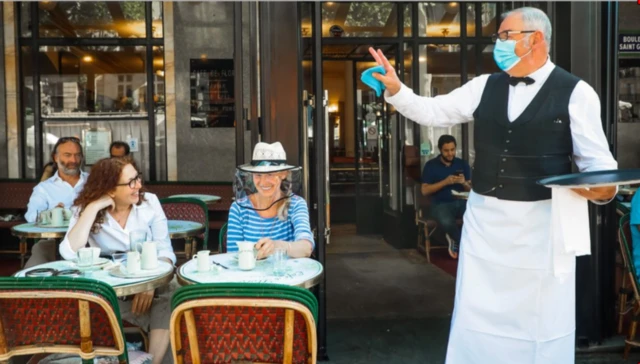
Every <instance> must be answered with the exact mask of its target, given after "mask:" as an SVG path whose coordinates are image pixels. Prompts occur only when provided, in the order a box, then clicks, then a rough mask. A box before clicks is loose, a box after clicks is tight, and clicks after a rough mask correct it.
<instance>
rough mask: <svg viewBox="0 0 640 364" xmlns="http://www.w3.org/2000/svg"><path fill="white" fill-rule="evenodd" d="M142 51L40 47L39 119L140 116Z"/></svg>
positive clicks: (142, 110)
mask: <svg viewBox="0 0 640 364" xmlns="http://www.w3.org/2000/svg"><path fill="white" fill-rule="evenodd" d="M145 49H146V47H144V46H135V47H121V46H117V47H112V46H91V47H74V46H69V47H54V46H42V47H40V59H39V66H40V104H41V114H42V117H43V118H55V117H91V116H94V117H100V116H104V117H109V116H120V117H121V116H145V115H146V114H147V106H146V101H145V100H146V85H147V79H146V73H145Z"/></svg>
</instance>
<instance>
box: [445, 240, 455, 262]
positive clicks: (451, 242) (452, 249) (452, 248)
mask: <svg viewBox="0 0 640 364" xmlns="http://www.w3.org/2000/svg"><path fill="white" fill-rule="evenodd" d="M444 236H445V238H447V244H449V249H448V250H449V256H450V257H451V258H453V259H458V244H457V243H456V241H455V240H453V239H451V237H450V236H449V234H444Z"/></svg>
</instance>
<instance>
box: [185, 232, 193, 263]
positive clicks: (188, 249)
mask: <svg viewBox="0 0 640 364" xmlns="http://www.w3.org/2000/svg"><path fill="white" fill-rule="evenodd" d="M192 250H193V240H191V238H186V239H184V256H185V258H186V259H187V262H188V261H189V260H190V259H191V252H192Z"/></svg>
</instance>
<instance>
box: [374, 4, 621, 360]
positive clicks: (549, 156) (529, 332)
mask: <svg viewBox="0 0 640 364" xmlns="http://www.w3.org/2000/svg"><path fill="white" fill-rule="evenodd" d="M494 41H495V48H494V59H495V61H496V63H497V65H498V67H500V69H502V70H503V71H504V72H500V73H496V74H492V75H483V76H479V77H476V78H474V79H473V80H471V81H469V82H468V83H466V84H465V85H464V86H462V87H460V88H458V89H456V90H453V91H452V92H451V93H449V94H447V95H441V96H437V97H433V98H430V97H420V96H418V95H416V94H414V93H413V92H412V91H411V90H410V89H409V88H407V87H406V86H405V85H403V84H402V83H401V82H400V80H399V79H398V77H397V75H396V72H395V70H394V68H393V67H392V66H391V65H390V64H389V61H388V60H387V59H386V58H385V56H384V55H383V54H382V52H381V51H380V50H378V51H377V52H376V51H374V50H373V49H370V51H371V53H372V55H373V56H374V58H375V59H376V61H377V62H378V64H380V65H383V66H384V68H385V72H386V75H382V74H380V73H374V77H375V78H376V79H377V80H379V81H381V82H382V83H383V84H384V85H385V87H386V93H385V98H386V101H387V102H388V103H390V104H392V105H393V106H395V107H396V109H397V110H398V111H399V112H400V113H402V115H404V116H406V117H407V118H409V119H411V120H414V121H415V122H417V123H419V124H422V125H427V126H439V127H448V126H452V125H455V124H459V123H464V122H470V121H474V122H475V126H474V145H475V147H476V160H475V167H474V172H473V191H472V192H471V193H470V196H469V201H468V205H467V211H466V213H465V215H464V226H463V231H462V244H461V246H462V250H461V252H460V258H459V259H460V263H459V266H458V277H457V280H456V296H455V307H454V312H453V318H452V322H451V332H450V335H449V345H448V348H447V361H446V362H447V363H448V364H469V363H481V364H486V363H492V364H499V363H505V364H506V363H509V364H512V363H519V364H534V363H535V364H538V363H544V364H550V363H558V364H567V363H573V362H574V358H575V259H572V260H570V263H571V264H570V267H569V273H568V274H563V275H561V276H558V275H555V274H554V272H553V269H552V246H551V243H550V223H551V190H550V189H547V188H545V187H542V186H539V185H537V184H536V181H537V180H538V179H540V178H541V177H543V176H550V175H562V174H568V173H571V168H572V163H571V162H572V161H574V162H575V163H576V164H577V166H578V168H579V169H580V171H581V172H587V171H598V170H608V169H616V168H617V163H616V161H615V160H614V159H613V157H612V156H611V153H610V152H609V148H608V145H607V140H606V138H605V135H604V132H603V130H602V124H601V121H600V101H599V99H598V95H597V94H596V93H595V91H594V90H593V89H592V88H591V87H590V86H589V85H588V84H587V83H585V82H584V81H581V80H580V79H579V78H577V77H576V76H574V75H572V74H570V73H568V72H566V71H565V70H563V69H561V68H559V67H556V66H555V65H554V64H553V63H552V62H551V61H550V60H549V48H550V45H551V44H550V43H551V23H550V21H549V18H548V17H547V15H546V14H545V13H544V12H542V11H540V10H538V9H534V8H520V9H515V10H513V11H511V12H509V13H507V14H506V15H505V17H504V20H503V22H502V24H501V26H500V29H499V32H498V33H497V34H495V35H494ZM574 191H575V192H576V193H578V194H579V195H581V196H582V197H584V198H586V199H589V200H591V201H594V202H597V203H606V202H608V201H610V200H611V199H612V198H613V197H614V195H615V193H616V187H599V188H591V189H576V190H574Z"/></svg>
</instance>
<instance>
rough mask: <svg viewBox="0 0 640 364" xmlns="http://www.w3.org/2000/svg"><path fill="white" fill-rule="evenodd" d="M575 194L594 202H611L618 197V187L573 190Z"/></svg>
mask: <svg viewBox="0 0 640 364" xmlns="http://www.w3.org/2000/svg"><path fill="white" fill-rule="evenodd" d="M571 190H573V192H575V193H577V194H578V195H580V196H582V197H584V198H586V199H587V200H592V201H609V200H611V199H612V198H613V197H614V196H615V195H616V186H606V187H591V188H589V189H586V188H572V189H571Z"/></svg>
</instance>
